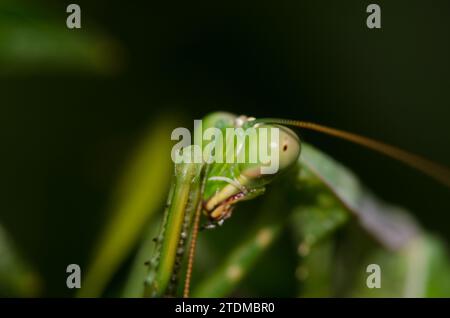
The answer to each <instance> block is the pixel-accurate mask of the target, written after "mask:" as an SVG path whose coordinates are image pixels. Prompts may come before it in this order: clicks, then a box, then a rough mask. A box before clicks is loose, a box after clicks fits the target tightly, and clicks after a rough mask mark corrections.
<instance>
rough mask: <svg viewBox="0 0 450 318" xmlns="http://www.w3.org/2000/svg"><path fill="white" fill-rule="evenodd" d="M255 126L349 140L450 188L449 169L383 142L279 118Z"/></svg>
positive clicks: (325, 127) (265, 120)
mask: <svg viewBox="0 0 450 318" xmlns="http://www.w3.org/2000/svg"><path fill="white" fill-rule="evenodd" d="M253 123H254V124H257V123H274V124H280V125H286V126H295V127H299V128H303V129H309V130H314V131H317V132H320V133H324V134H327V135H330V136H333V137H336V138H340V139H343V140H347V141H350V142H353V143H355V144H359V145H361V146H364V147H366V148H370V149H372V150H375V151H376V152H379V153H382V154H384V155H386V156H388V157H391V158H393V159H396V160H398V161H400V162H403V163H404V164H406V165H408V166H410V167H412V168H414V169H416V170H419V171H420V172H422V173H424V174H426V175H428V176H429V177H431V178H433V179H435V180H436V181H438V182H440V183H442V184H443V185H445V186H447V187H449V188H450V170H449V169H448V168H447V167H444V166H441V165H439V164H437V163H435V162H433V161H431V160H428V159H426V158H423V157H421V156H418V155H415V154H413V153H410V152H407V151H405V150H402V149H400V148H397V147H394V146H391V145H388V144H385V143H383V142H380V141H377V140H374V139H371V138H367V137H364V136H360V135H357V134H354V133H350V132H347V131H344V130H339V129H336V128H331V127H327V126H323V125H319V124H315V123H311V122H305V121H299V120H291V119H279V118H261V119H255V120H254V121H253Z"/></svg>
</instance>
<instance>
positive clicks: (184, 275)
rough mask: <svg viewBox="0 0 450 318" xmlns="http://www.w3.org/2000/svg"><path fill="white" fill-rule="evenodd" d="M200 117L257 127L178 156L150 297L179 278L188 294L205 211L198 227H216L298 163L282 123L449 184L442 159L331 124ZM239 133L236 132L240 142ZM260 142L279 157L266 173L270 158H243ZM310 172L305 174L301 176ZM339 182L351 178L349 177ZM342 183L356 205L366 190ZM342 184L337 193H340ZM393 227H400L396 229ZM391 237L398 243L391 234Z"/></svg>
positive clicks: (173, 292)
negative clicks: (196, 157)
mask: <svg viewBox="0 0 450 318" xmlns="http://www.w3.org/2000/svg"><path fill="white" fill-rule="evenodd" d="M203 123H204V124H203V127H202V130H207V129H208V128H216V129H218V130H219V132H225V131H226V130H227V129H236V128H241V129H248V128H252V129H255V135H256V137H258V138H256V139H254V140H252V139H251V138H245V137H248V135H244V138H241V139H239V138H237V135H228V134H225V133H223V134H219V135H220V136H224V135H225V136H226V138H225V139H224V144H225V146H227V145H228V146H230V145H231V146H230V147H218V148H215V150H214V151H212V152H209V153H207V154H206V155H204V156H203V157H202V159H201V160H200V161H198V162H193V161H192V160H190V161H189V160H187V162H180V163H177V164H175V169H174V177H173V183H172V187H171V190H170V193H169V198H168V201H167V208H166V211H165V214H164V217H163V221H162V225H161V227H160V231H159V235H158V237H157V238H156V239H155V242H156V248H155V251H154V254H153V257H152V259H151V260H150V261H149V264H148V265H149V271H148V275H147V278H146V280H145V292H144V294H145V296H147V297H162V296H179V295H180V294H181V291H180V281H181V282H182V283H184V290H183V292H182V294H183V295H184V296H185V297H188V296H189V290H190V277H191V272H192V264H193V260H194V255H195V248H196V240H197V235H198V231H199V220H200V215H201V213H202V212H203V214H204V215H205V217H206V219H207V222H206V224H204V225H203V228H214V227H215V226H216V225H222V224H223V222H224V221H225V220H226V219H227V218H229V217H230V216H231V213H232V210H233V208H234V207H235V206H236V204H237V203H239V202H241V201H244V200H250V199H253V198H255V197H257V196H259V195H261V194H263V193H264V191H265V188H266V186H267V185H268V184H270V183H271V182H272V181H273V180H274V179H275V178H276V177H277V176H278V175H282V174H285V173H286V172H288V171H294V170H293V169H296V168H295V167H296V164H297V162H298V158H299V156H301V148H302V145H301V141H300V139H299V138H298V136H297V135H296V134H295V133H294V132H293V131H292V130H291V129H289V128H287V127H286V126H287V125H289V126H296V127H300V128H304V129H311V130H316V131H319V132H323V133H327V134H329V135H333V136H335V137H339V138H342V139H346V140H349V141H351V142H354V143H357V144H361V145H364V146H366V147H369V148H372V149H374V150H376V151H378V152H381V153H384V154H385V155H388V156H390V157H392V158H395V159H397V160H400V161H402V162H404V163H406V164H408V165H410V166H412V167H414V168H416V169H418V170H420V171H422V172H424V173H426V174H428V175H429V176H431V177H433V178H435V179H436V180H438V181H440V182H442V183H443V184H445V185H449V184H450V182H449V180H450V174H449V172H448V170H447V169H446V168H445V167H441V166H439V165H437V164H435V163H433V162H431V161H429V160H426V159H424V158H421V157H418V156H416V155H413V154H410V153H408V152H406V151H403V150H400V149H398V148H395V147H392V146H389V145H386V144H383V143H381V142H378V141H375V140H372V139H369V138H365V137H361V136H358V135H355V134H351V133H348V132H344V131H340V130H337V129H333V128H329V127H324V126H320V125H316V124H312V123H305V122H299V121H292V120H281V119H271V118H268V119H254V118H248V117H245V116H235V115H232V114H228V113H213V114H211V115H208V116H206V117H205V118H204V120H203ZM263 129H275V130H276V132H277V133H276V134H275V133H272V135H271V137H273V135H276V136H275V139H273V138H268V139H267V138H265V139H264V138H260V137H261V136H262V135H263V133H262V132H263ZM266 137H267V136H266ZM236 139H238V140H237V142H236ZM212 140H213V141H212V142H211V143H212V144H213V145H214V144H217V143H218V142H219V138H217V136H216V138H215V139H212ZM260 140H263V142H260ZM262 148H269V149H270V151H271V153H272V154H273V153H275V154H276V155H277V156H275V157H276V158H277V160H278V162H277V164H278V167H277V168H278V169H277V170H276V171H275V173H269V174H264V173H263V172H262V171H263V169H262V168H263V167H265V166H267V162H263V161H262V160H256V161H252V162H250V161H249V160H248V158H250V157H251V156H252V154H254V153H255V152H258V151H260V150H261V149H262ZM306 148H307V149H308V153H307V156H306V157H307V158H306V160H307V161H308V160H310V161H309V164H310V165H309V166H308V164H306V165H305V167H303V168H304V169H306V170H310V171H311V172H312V174H314V173H316V174H319V175H320V174H321V172H317V171H314V169H315V168H316V167H317V166H315V165H314V161H320V160H322V162H321V163H322V166H321V167H320V168H319V169H325V170H324V171H325V172H326V167H327V165H328V163H327V160H326V159H324V158H323V157H321V156H320V154H319V155H317V156H316V158H314V156H315V151H314V150H313V149H310V148H309V146H307V147H306ZM202 150H203V149H202ZM218 151H219V152H223V155H224V157H227V158H230V157H233V156H235V157H242V158H244V160H241V161H235V160H231V162H214V161H213V160H210V159H211V157H212V156H215V155H217V152H218ZM193 152H194V148H193V146H187V147H184V148H182V149H180V155H189V154H192V153H193ZM230 152H232V153H230ZM324 167H325V168H324ZM297 168H298V167H297ZM322 177H323V178H322V179H321V180H320V181H321V182H323V183H324V184H330V183H333V182H336V180H338V183H339V182H340V181H342V178H341V179H339V176H331V177H330V176H329V175H328V176H327V175H326V173H324V175H323V176H322ZM327 177H328V179H327ZM308 180H309V179H308V178H307V180H306V181H308ZM339 180H340V181H339ZM342 185H343V186H347V187H348V186H350V187H351V186H352V184H351V182H350V183H347V184H345V183H344V184H342ZM342 185H341V184H337V185H336V187H334V188H335V189H336V192H337V193H335V196H336V197H338V198H339V200H340V201H341V202H342V203H343V205H344V206H345V208H346V209H348V210H352V209H353V210H354V211H358V210H359V208H360V206H359V205H360V204H362V203H361V202H365V201H364V200H362V198H363V197H362V196H361V197H360V196H358V195H356V197H352V196H348V195H347V193H348V192H347V191H345V190H342V189H340V186H342ZM339 191H341V192H342V193H339ZM355 198H356V199H355ZM362 210H364V209H362ZM366 210H367V209H366ZM361 218H362V219H363V221H364V217H363V216H361ZM371 228H372V230H373V231H374V232H375V233H374V234H375V236H377V235H378V236H379V237H380V238H381V239H382V240H383V239H385V240H389V238H384V237H385V236H386V235H384V234H383V233H381V232H383V231H385V230H384V229H383V228H382V227H378V229H377V227H376V226H371ZM394 231H397V229H395V230H394ZM263 233H264V232H263ZM267 233H269V232H267ZM261 235H262V234H261ZM268 235H269V234H268ZM270 235H272V234H270ZM270 235H269V236H270ZM263 241H264V240H263ZM394 241H395V240H394ZM391 243H392V242H391ZM387 244H389V242H388V243H387ZM392 244H395V242H394V243H392Z"/></svg>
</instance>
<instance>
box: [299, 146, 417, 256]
mask: <svg viewBox="0 0 450 318" xmlns="http://www.w3.org/2000/svg"><path fill="white" fill-rule="evenodd" d="M300 164H301V165H302V168H303V169H301V170H300V176H299V178H298V182H300V183H302V182H309V183H311V182H313V183H323V184H324V185H325V186H326V187H327V188H329V189H330V190H331V191H332V193H333V194H334V195H335V196H336V198H338V199H339V200H340V201H341V203H342V204H343V206H344V207H345V208H347V209H348V210H349V211H351V212H352V213H353V215H355V216H356V217H357V218H358V221H359V222H360V224H361V225H362V226H363V227H364V228H365V229H366V231H368V232H369V233H370V234H371V235H373V236H374V237H375V238H376V239H377V240H378V241H379V242H380V243H382V244H383V245H384V246H385V247H387V248H390V249H392V250H396V249H399V248H401V247H402V246H404V245H405V244H407V243H408V241H409V240H410V239H411V238H412V237H414V235H415V234H417V232H418V230H417V226H416V225H415V223H414V221H413V220H412V219H411V218H410V217H409V216H408V214H407V213H405V212H404V211H403V210H402V209H400V208H397V207H394V206H390V205H386V204H384V203H382V202H380V201H379V200H378V199H376V198H375V197H374V196H373V195H372V194H371V193H370V192H368V191H367V190H366V189H365V188H364V187H363V186H362V185H361V184H360V182H359V180H358V179H357V178H356V176H355V175H354V174H353V173H352V172H351V171H350V170H348V169H347V168H345V167H344V166H342V165H341V164H339V163H338V162H336V161H335V160H334V159H332V158H331V157H329V156H327V155H326V154H324V153H322V152H320V151H318V150H317V149H315V148H313V147H312V146H310V145H308V144H305V143H304V144H303V145H302V154H301V157H300ZM305 173H306V175H305ZM311 173H312V174H314V175H315V176H316V177H317V180H314V179H312V178H311V177H310V174H311ZM305 176H306V177H305Z"/></svg>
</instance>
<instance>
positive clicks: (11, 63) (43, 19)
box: [0, 0, 122, 75]
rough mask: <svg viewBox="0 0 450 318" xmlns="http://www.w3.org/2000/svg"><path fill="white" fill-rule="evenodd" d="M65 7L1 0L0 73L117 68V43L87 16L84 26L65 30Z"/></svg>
mask: <svg viewBox="0 0 450 318" xmlns="http://www.w3.org/2000/svg"><path fill="white" fill-rule="evenodd" d="M56 9H59V11H56ZM64 9H65V7H62V6H58V7H56V8H54V9H53V10H52V9H51V8H49V7H48V6H42V5H41V6H38V5H36V4H34V3H32V2H30V1H19V0H14V1H10V0H2V1H0V39H1V41H0V74H8V75H17V74H23V73H26V74H30V73H33V72H35V73H39V74H40V73H41V72H42V71H45V72H48V71H60V70H70V71H74V72H80V71H85V72H95V73H101V74H110V73H112V72H115V71H117V70H118V68H119V67H120V64H121V55H122V54H121V53H120V52H121V49H120V46H119V44H118V43H116V41H114V40H113V39H112V38H110V37H109V36H107V35H106V34H105V33H103V32H100V31H99V28H98V27H96V26H95V25H92V24H90V23H89V22H88V21H87V19H83V20H82V21H83V24H84V25H85V28H82V29H80V30H75V29H74V30H71V29H68V28H67V26H66V21H65V18H66V17H67V16H68V14H67V13H66V12H65V10H64ZM83 17H84V16H83ZM87 25H89V27H86V26H87Z"/></svg>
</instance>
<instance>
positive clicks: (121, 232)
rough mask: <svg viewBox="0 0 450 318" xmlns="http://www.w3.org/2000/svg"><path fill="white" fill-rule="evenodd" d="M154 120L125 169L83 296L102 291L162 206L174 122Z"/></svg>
mask: <svg viewBox="0 0 450 318" xmlns="http://www.w3.org/2000/svg"><path fill="white" fill-rule="evenodd" d="M155 123H156V126H155V127H152V128H151V129H150V130H149V132H148V134H147V135H146V137H145V138H144V140H143V141H142V143H141V145H140V146H139V147H138V149H137V151H136V153H135V155H134V156H133V157H132V159H131V161H130V163H129V165H128V167H127V168H126V169H125V173H124V175H123V178H122V180H121V181H120V183H119V187H118V190H117V191H116V195H115V196H114V200H113V203H112V213H111V219H110V220H109V222H108V223H107V224H106V226H105V229H104V231H103V233H102V235H101V238H100V241H99V244H98V245H97V248H96V249H95V250H94V253H93V260H92V263H91V265H90V267H89V270H88V274H87V276H86V279H85V281H84V282H83V285H82V288H81V289H80V293H79V296H80V297H96V296H99V295H100V294H101V293H102V291H103V289H104V288H105V286H106V284H107V283H108V281H109V280H110V278H111V276H112V275H113V274H114V273H115V271H116V270H117V269H118V267H119V265H120V264H121V263H122V261H123V260H124V258H125V257H127V256H128V255H129V252H130V250H131V249H132V248H133V247H134V246H135V244H136V242H137V240H138V239H139V238H140V237H141V235H142V231H143V230H144V229H145V225H146V224H148V222H149V221H150V219H151V217H152V216H154V215H155V213H156V212H158V211H159V210H160V209H161V208H162V203H163V201H164V197H165V195H166V191H167V185H168V183H169V181H170V176H171V169H172V162H171V161H170V152H171V142H170V138H169V137H170V134H171V131H172V128H173V127H174V125H173V122H172V120H168V119H165V118H163V119H159V120H157V121H155Z"/></svg>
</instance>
